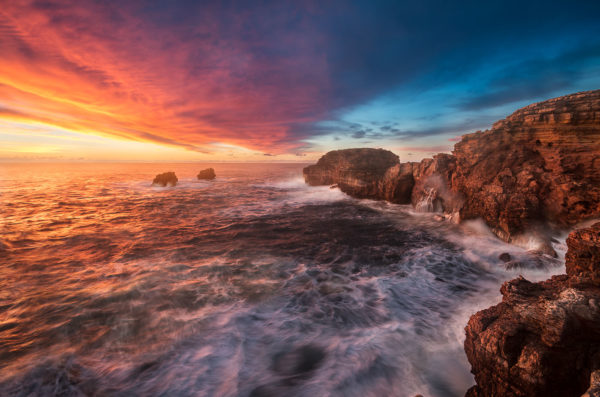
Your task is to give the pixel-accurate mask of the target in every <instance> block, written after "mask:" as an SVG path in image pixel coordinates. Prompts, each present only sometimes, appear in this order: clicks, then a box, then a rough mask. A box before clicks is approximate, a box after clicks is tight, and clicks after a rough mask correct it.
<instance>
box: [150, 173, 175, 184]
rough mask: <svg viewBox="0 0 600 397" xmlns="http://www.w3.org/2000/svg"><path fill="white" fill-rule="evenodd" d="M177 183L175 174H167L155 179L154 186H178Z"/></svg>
mask: <svg viewBox="0 0 600 397" xmlns="http://www.w3.org/2000/svg"><path fill="white" fill-rule="evenodd" d="M177 181H178V179H177V176H175V173H174V172H165V173H162V174H158V175H156V176H155V177H154V180H153V181H152V186H163V187H165V186H175V185H177Z"/></svg>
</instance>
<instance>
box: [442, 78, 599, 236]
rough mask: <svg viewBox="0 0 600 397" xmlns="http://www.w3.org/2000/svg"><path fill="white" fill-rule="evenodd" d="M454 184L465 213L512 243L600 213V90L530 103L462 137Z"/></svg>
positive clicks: (456, 154)
mask: <svg viewBox="0 0 600 397" xmlns="http://www.w3.org/2000/svg"><path fill="white" fill-rule="evenodd" d="M453 154H454V156H455V157H456V172H455V174H454V175H453V176H452V188H453V190H454V191H456V192H460V193H461V194H463V196H464V197H465V203H464V205H463V206H462V207H461V209H460V218H461V219H470V218H483V219H484V220H485V221H486V223H487V224H488V225H489V226H490V227H491V228H492V229H493V230H494V232H495V233H496V234H497V235H498V236H500V237H501V238H503V239H504V240H506V241H509V242H510V241H513V240H514V239H515V238H518V237H519V235H520V234H522V233H523V232H525V231H531V230H533V229H536V228H537V229H541V228H540V226H542V227H543V226H545V225H543V224H544V223H548V222H549V223H552V224H554V225H557V226H559V227H566V226H570V225H573V224H574V223H576V222H578V221H580V220H582V219H585V218H588V217H591V216H597V215H598V214H600V90H597V91H588V92H583V93H579V94H572V95H567V96H564V97H560V98H555V99H550V100H548V101H544V102H540V103H536V104H533V105H529V106H527V107H525V108H523V109H520V110H518V111H516V112H515V113H513V114H512V115H510V116H509V117H507V118H506V119H504V120H501V121H499V122H497V123H495V124H494V126H493V127H492V129H491V130H489V131H483V132H477V133H474V134H469V135H465V136H463V138H462V140H461V141H460V142H458V143H457V144H456V145H455V147H454V151H453Z"/></svg>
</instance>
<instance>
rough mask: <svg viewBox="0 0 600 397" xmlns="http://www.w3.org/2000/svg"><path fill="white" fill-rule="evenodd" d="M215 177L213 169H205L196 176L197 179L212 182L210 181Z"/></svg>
mask: <svg viewBox="0 0 600 397" xmlns="http://www.w3.org/2000/svg"><path fill="white" fill-rule="evenodd" d="M216 177H217V174H215V170H214V168H207V169H205V170H202V171H200V172H199V173H198V175H197V178H198V179H206V180H212V179H215V178H216Z"/></svg>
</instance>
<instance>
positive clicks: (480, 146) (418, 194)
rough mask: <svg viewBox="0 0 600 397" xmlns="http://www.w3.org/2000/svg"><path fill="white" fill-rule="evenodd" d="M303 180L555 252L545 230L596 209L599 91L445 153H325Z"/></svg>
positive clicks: (544, 106)
mask: <svg viewBox="0 0 600 397" xmlns="http://www.w3.org/2000/svg"><path fill="white" fill-rule="evenodd" d="M304 178H305V181H306V183H308V184H309V185H333V184H337V186H338V187H339V188H340V190H342V191H343V192H345V193H347V194H349V195H351V196H354V197H358V198H371V199H381V200H388V201H390V202H393V203H399V204H412V205H413V206H414V207H415V208H416V209H418V210H423V211H434V212H444V213H446V214H447V215H448V216H450V217H452V218H453V219H455V220H456V221H462V220H467V219H475V218H481V219H483V220H484V221H485V222H486V223H487V225H488V226H489V227H490V228H491V230H492V231H493V232H494V233H495V234H496V235H497V236H498V237H499V238H501V239H502V240H504V241H506V242H511V243H515V244H517V245H526V244H527V245H531V243H532V241H531V240H532V238H533V239H535V240H536V243H537V248H538V249H540V250H541V251H543V252H545V253H549V254H555V253H554V251H553V249H552V247H551V244H550V240H551V238H552V232H553V231H555V230H559V229H565V228H568V227H571V226H573V225H574V224H576V223H578V222H580V221H581V220H583V219H588V218H593V217H597V216H600V90H595V91H587V92H582V93H577V94H571V95H566V96H563V97H560V98H554V99H550V100H547V101H544V102H539V103H536V104H533V105H529V106H527V107H525V108H522V109H520V110H517V111H516V112H514V113H513V114H512V115H510V116H509V117H507V118H506V119H504V120H500V121H498V122H496V123H495V124H494V125H493V127H492V128H491V129H490V130H486V131H478V132H475V133H472V134H467V135H464V136H463V137H462V139H461V141H460V142H458V143H457V144H456V145H455V146H454V150H453V151H452V154H445V153H440V154H437V155H435V156H433V158H428V159H424V160H422V161H421V162H405V163H401V162H400V161H399V159H398V157H397V156H396V155H395V154H393V153H392V152H390V151H387V150H383V149H367V148H363V149H346V150H336V151H332V152H329V153H327V154H325V155H324V156H323V157H322V158H321V159H319V161H318V162H317V164H315V165H311V166H308V167H306V168H304Z"/></svg>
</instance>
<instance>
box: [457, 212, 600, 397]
mask: <svg viewBox="0 0 600 397" xmlns="http://www.w3.org/2000/svg"><path fill="white" fill-rule="evenodd" d="M567 244H568V247H569V250H568V253H567V275H561V276H554V277H552V278H551V279H550V280H547V281H544V282H540V283H531V282H529V281H527V280H525V279H524V278H522V277H519V278H517V279H515V280H512V281H508V282H506V283H504V285H503V286H502V288H501V293H502V302H501V303H500V304H498V305H496V306H492V307H490V308H488V309H485V310H482V311H480V312H478V313H476V314H475V315H473V316H472V317H471V319H470V320H469V323H468V325H467V327H466V328H465V331H466V339H465V352H466V353H467V358H468V360H469V362H470V363H471V366H472V372H473V374H474V375H475V381H476V382H477V385H476V386H473V387H472V388H471V389H469V391H468V392H467V396H470V397H476V396H507V397H512V396H519V397H521V396H522V397H525V396H528V397H535V396H547V397H552V396H556V397H559V396H560V397H569V396H577V397H579V396H581V395H582V394H583V393H585V392H586V390H588V392H589V394H588V395H590V396H592V395H596V394H593V393H594V392H597V391H598V390H597V389H598V374H599V373H600V372H599V371H600V282H599V280H598V279H597V274H598V273H597V272H598V270H600V261H599V260H598V259H597V258H598V257H597V256H595V255H597V254H598V253H599V252H600V223H596V224H595V225H594V226H592V227H590V228H586V229H581V230H578V231H574V232H573V233H571V234H570V236H569V239H568V240H567ZM594 258H595V259H594Z"/></svg>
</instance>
